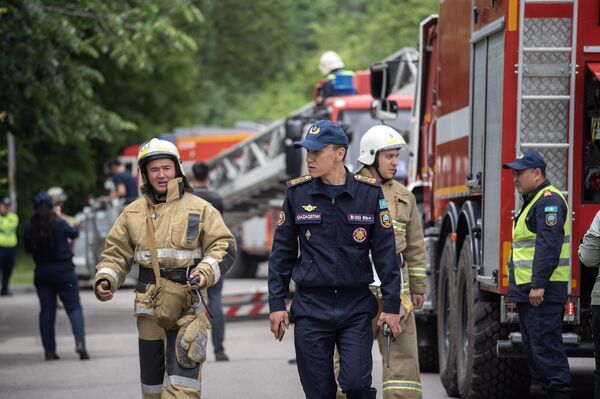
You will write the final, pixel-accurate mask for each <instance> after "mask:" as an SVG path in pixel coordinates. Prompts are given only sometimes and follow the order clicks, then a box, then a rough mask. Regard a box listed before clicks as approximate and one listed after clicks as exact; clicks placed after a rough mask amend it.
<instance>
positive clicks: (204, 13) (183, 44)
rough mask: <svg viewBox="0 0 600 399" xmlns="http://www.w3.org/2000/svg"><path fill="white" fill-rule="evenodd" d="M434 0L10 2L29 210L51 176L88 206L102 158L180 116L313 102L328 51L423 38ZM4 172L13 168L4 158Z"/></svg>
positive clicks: (256, 113)
mask: <svg viewBox="0 0 600 399" xmlns="http://www.w3.org/2000/svg"><path fill="white" fill-rule="evenodd" d="M435 4H436V1H435V0H346V1H339V0H252V1H250V0H241V1H238V0H235V1H234V0H153V1H142V0H126V1H123V0H69V1H66V0H46V1H42V0H9V1H5V2H4V3H0V145H2V147H4V148H5V133H6V131H7V129H8V128H9V127H10V129H11V131H12V132H14V134H15V135H16V142H17V164H18V165H17V170H18V174H17V182H18V196H19V204H20V211H21V213H22V216H27V214H28V210H29V208H30V204H31V202H30V201H31V198H32V197H33V194H34V193H35V192H36V191H40V190H45V189H47V188H48V187H49V186H51V185H60V186H63V187H64V188H65V190H66V191H67V192H68V193H69V196H70V201H69V203H68V205H70V206H71V209H70V210H71V212H73V211H75V210H76V209H78V208H80V207H81V205H82V204H83V200H84V198H85V195H86V194H87V193H90V192H93V193H99V192H100V191H102V181H103V179H104V175H103V168H102V163H103V162H104V161H105V160H106V159H107V158H109V157H110V156H113V155H114V154H115V153H116V152H117V151H118V150H119V149H120V148H121V147H122V146H124V145H127V144H134V143H139V142H141V141H143V140H146V139H148V138H150V137H152V136H154V135H157V134H159V133H164V132H168V131H172V129H173V128H175V127H178V126H186V125H192V124H207V123H210V124H216V125H227V124H231V123H233V122H234V121H236V120H240V119H275V118H280V117H283V116H285V115H286V114H287V113H289V112H291V111H292V110H294V109H296V108H298V107H299V106H301V105H303V104H304V103H306V102H308V101H310V99H311V98H312V90H313V85H314V83H315V82H316V81H317V80H318V79H319V78H320V77H321V76H320V74H319V71H318V68H317V65H318V59H319V56H320V54H321V53H322V52H323V51H324V50H335V51H337V52H338V53H339V54H340V55H341V56H342V57H343V58H344V60H345V61H346V64H347V67H349V68H351V69H361V68H368V66H369V64H370V63H371V62H373V61H376V60H379V59H381V58H383V57H385V56H387V55H389V54H391V53H392V52H394V51H396V50H398V49H400V48H401V47H404V46H416V44H417V31H418V23H419V21H420V20H421V19H422V18H423V17H425V16H426V15H428V14H430V13H433V12H435V8H436V6H435ZM9 114H10V115H11V117H12V124H10V126H9V122H8V121H9V119H8V117H7V116H8V115H9ZM2 147H0V148H2ZM0 152H1V151H0ZM4 153H5V152H4ZM0 169H2V170H0V174H5V170H6V165H5V161H4V159H2V160H0ZM6 191H7V187H6V186H4V187H0V194H6ZM23 211H24V212H23Z"/></svg>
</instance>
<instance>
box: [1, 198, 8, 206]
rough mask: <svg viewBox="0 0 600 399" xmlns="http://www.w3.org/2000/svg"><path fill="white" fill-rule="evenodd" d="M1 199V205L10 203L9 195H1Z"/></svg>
mask: <svg viewBox="0 0 600 399" xmlns="http://www.w3.org/2000/svg"><path fill="white" fill-rule="evenodd" d="M1 198H2V199H1V200H0V204H2V205H10V198H9V197H1Z"/></svg>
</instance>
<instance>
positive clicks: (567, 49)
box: [523, 47, 573, 53]
mask: <svg viewBox="0 0 600 399" xmlns="http://www.w3.org/2000/svg"><path fill="white" fill-rule="evenodd" d="M571 50H573V48H572V47H524V48H523V51H525V52H527V53H570V52H571Z"/></svg>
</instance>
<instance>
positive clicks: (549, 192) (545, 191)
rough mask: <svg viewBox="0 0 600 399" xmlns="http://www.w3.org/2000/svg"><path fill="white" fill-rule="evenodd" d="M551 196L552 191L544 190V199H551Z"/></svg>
mask: <svg viewBox="0 0 600 399" xmlns="http://www.w3.org/2000/svg"><path fill="white" fill-rule="evenodd" d="M551 196H552V191H550V190H544V197H551Z"/></svg>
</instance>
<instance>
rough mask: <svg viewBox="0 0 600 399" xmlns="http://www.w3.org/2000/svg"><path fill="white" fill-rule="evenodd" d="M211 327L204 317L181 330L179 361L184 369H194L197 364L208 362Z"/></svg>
mask: <svg viewBox="0 0 600 399" xmlns="http://www.w3.org/2000/svg"><path fill="white" fill-rule="evenodd" d="M209 327H210V325H209V323H208V320H207V319H206V318H205V317H204V316H203V315H202V316H200V317H196V318H195V319H194V320H193V321H192V322H190V323H189V324H187V326H186V327H185V328H182V329H180V330H179V334H177V360H178V361H179V364H181V366H182V367H186V368H193V367H195V366H196V365H197V363H203V362H204V361H205V360H206V345H207V343H208V333H207V330H208V328H209ZM184 364H185V365H184ZM192 364H193V366H190V365H192Z"/></svg>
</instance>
